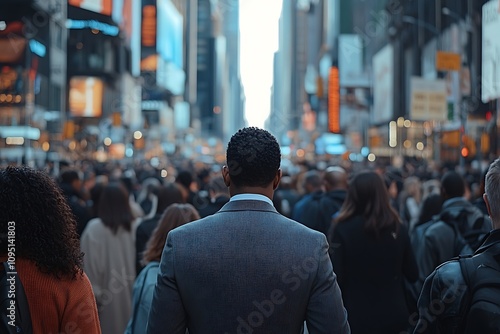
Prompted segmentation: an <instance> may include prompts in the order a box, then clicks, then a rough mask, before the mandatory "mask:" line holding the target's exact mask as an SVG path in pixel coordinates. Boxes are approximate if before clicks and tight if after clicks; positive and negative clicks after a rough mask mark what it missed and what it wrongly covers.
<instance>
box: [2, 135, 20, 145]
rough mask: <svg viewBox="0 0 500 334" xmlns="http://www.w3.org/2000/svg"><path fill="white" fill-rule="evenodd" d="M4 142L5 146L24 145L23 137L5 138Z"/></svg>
mask: <svg viewBox="0 0 500 334" xmlns="http://www.w3.org/2000/svg"><path fill="white" fill-rule="evenodd" d="M5 142H6V143H7V145H22V144H24V138H23V137H7V138H6V139H5Z"/></svg>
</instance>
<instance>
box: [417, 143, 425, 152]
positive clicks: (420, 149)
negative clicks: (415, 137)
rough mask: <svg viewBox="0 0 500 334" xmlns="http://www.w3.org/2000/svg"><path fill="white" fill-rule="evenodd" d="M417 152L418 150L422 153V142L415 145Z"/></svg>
mask: <svg viewBox="0 0 500 334" xmlns="http://www.w3.org/2000/svg"><path fill="white" fill-rule="evenodd" d="M417 150H419V151H423V150H424V143H422V142H418V143H417Z"/></svg>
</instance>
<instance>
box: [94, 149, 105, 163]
mask: <svg viewBox="0 0 500 334" xmlns="http://www.w3.org/2000/svg"><path fill="white" fill-rule="evenodd" d="M95 159H96V160H97V161H99V162H104V161H106V152H104V151H103V150H102V149H99V150H98V151H97V152H96V153H95Z"/></svg>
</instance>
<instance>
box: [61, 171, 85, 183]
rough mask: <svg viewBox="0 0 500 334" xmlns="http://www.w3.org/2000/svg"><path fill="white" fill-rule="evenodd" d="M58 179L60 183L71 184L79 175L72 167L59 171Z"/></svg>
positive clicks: (77, 179) (78, 178)
mask: <svg viewBox="0 0 500 334" xmlns="http://www.w3.org/2000/svg"><path fill="white" fill-rule="evenodd" d="M59 180H60V182H61V184H72V183H73V182H75V181H79V180H80V175H79V174H78V172H77V171H76V170H74V169H66V170H64V171H63V172H62V173H61V175H60V177H59Z"/></svg>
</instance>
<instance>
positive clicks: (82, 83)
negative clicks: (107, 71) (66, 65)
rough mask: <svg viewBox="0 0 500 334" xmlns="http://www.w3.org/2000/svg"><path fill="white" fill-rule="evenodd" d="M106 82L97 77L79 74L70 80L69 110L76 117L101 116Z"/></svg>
mask: <svg viewBox="0 0 500 334" xmlns="http://www.w3.org/2000/svg"><path fill="white" fill-rule="evenodd" d="M103 92H104V82H103V81H102V80H101V79H99V78H95V77H83V76H81V77H80V76H77V77H73V78H71V80H70V81H69V111H70V113H71V115H73V116H75V117H100V116H101V115H102V99H103Z"/></svg>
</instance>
